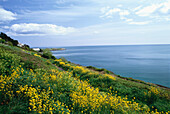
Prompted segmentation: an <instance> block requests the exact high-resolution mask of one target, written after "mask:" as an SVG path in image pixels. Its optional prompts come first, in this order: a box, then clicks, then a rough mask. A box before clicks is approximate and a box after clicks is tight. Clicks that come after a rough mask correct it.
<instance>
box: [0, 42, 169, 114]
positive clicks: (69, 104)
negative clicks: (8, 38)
mask: <svg viewBox="0 0 170 114" xmlns="http://www.w3.org/2000/svg"><path fill="white" fill-rule="evenodd" d="M44 54H46V56H44V55H42V54H41V53H38V52H35V51H28V50H25V49H21V48H18V47H14V46H7V45H3V44H0V113H40V114H41V113H56V114H58V113H59V114H60V113H61V114H69V113H72V114H74V113H78V114H80V113H88V114H90V113H94V114H97V113H101V114H107V113H116V114H124V113H129V114H136V113H141V114H145V113H146V114H147V113H151V114H155V113H159V114H161V113H167V114H168V113H170V111H169V109H170V104H169V102H170V92H169V89H163V88H159V87H157V86H152V85H147V84H145V83H139V82H135V81H133V80H125V79H123V78H121V77H117V76H115V75H113V74H112V73H111V72H108V71H105V70H103V69H102V70H100V69H99V70H98V69H95V68H92V67H90V68H86V67H83V66H78V65H76V64H73V63H71V62H67V61H66V60H65V59H55V58H52V57H51V54H50V53H49V51H48V50H47V52H46V53H44ZM44 57H45V58H44ZM103 71H104V72H103Z"/></svg>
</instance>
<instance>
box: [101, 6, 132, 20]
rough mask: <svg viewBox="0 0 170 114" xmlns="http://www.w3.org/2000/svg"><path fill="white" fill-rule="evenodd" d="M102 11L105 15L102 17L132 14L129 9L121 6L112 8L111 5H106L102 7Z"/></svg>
mask: <svg viewBox="0 0 170 114" xmlns="http://www.w3.org/2000/svg"><path fill="white" fill-rule="evenodd" d="M101 12H102V14H103V16H101V17H103V18H104V17H106V18H112V17H113V16H114V15H115V14H118V15H119V16H120V17H123V16H127V15H129V14H130V12H129V11H128V10H122V9H120V8H113V9H111V8H110V7H109V6H107V7H104V8H102V9H101Z"/></svg>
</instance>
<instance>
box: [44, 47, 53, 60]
mask: <svg viewBox="0 0 170 114" xmlns="http://www.w3.org/2000/svg"><path fill="white" fill-rule="evenodd" d="M42 57H44V58H47V59H55V57H54V56H53V55H52V52H51V51H50V50H49V49H43V55H42Z"/></svg>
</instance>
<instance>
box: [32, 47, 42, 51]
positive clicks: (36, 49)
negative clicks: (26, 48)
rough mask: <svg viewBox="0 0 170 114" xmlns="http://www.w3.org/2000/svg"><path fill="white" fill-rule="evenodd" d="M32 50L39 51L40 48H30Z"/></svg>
mask: <svg viewBox="0 0 170 114" xmlns="http://www.w3.org/2000/svg"><path fill="white" fill-rule="evenodd" d="M32 49H33V50H34V51H40V48H32Z"/></svg>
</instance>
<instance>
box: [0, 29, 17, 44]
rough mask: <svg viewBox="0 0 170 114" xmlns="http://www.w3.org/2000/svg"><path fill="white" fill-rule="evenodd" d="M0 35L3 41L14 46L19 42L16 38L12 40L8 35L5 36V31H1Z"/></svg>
mask: <svg viewBox="0 0 170 114" xmlns="http://www.w3.org/2000/svg"><path fill="white" fill-rule="evenodd" d="M0 37H1V38H2V39H4V40H5V41H9V42H11V43H12V44H13V45H14V46H17V45H18V43H19V42H18V41H17V40H13V39H12V38H10V37H9V36H7V35H6V34H5V33H2V32H1V34H0Z"/></svg>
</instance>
